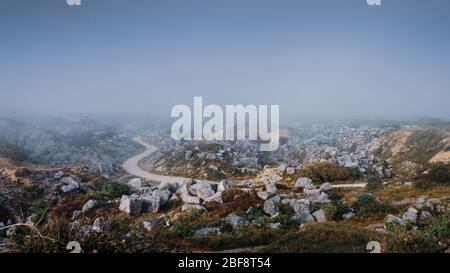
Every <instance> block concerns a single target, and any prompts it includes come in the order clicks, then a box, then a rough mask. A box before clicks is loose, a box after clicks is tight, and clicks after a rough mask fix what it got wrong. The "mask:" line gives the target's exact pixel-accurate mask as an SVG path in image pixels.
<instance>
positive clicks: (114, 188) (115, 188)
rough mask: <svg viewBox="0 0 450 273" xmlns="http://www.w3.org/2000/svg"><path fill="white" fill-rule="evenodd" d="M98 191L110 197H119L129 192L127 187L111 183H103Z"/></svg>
mask: <svg viewBox="0 0 450 273" xmlns="http://www.w3.org/2000/svg"><path fill="white" fill-rule="evenodd" d="M100 190H101V191H102V192H104V193H107V194H109V195H111V196H112V197H121V196H122V195H124V194H128V193H129V192H130V189H129V188H128V186H127V185H125V184H121V183H118V182H113V181H108V182H105V183H103V184H102V186H101V187H100Z"/></svg>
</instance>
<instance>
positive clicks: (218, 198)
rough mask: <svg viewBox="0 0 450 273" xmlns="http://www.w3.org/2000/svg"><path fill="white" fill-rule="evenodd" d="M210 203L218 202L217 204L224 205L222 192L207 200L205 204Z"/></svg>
mask: <svg viewBox="0 0 450 273" xmlns="http://www.w3.org/2000/svg"><path fill="white" fill-rule="evenodd" d="M208 202H216V203H219V204H222V203H223V200H222V192H221V191H218V192H216V193H215V194H214V195H213V196H211V197H208V198H206V199H205V203H208Z"/></svg>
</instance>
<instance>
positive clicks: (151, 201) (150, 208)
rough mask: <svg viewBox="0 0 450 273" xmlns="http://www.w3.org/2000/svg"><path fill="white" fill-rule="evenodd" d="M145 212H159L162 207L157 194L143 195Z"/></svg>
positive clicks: (143, 209)
mask: <svg viewBox="0 0 450 273" xmlns="http://www.w3.org/2000/svg"><path fill="white" fill-rule="evenodd" d="M141 200H142V211H143V212H159V210H160V208H161V201H160V198H159V197H157V196H145V197H141Z"/></svg>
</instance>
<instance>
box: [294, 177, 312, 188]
mask: <svg viewBox="0 0 450 273" xmlns="http://www.w3.org/2000/svg"><path fill="white" fill-rule="evenodd" d="M302 188H304V189H315V188H316V187H315V186H314V185H313V184H312V180H311V179H309V178H308V177H299V178H298V179H297V181H296V182H295V186H294V189H302Z"/></svg>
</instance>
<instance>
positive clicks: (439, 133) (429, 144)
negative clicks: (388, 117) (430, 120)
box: [374, 124, 450, 176]
mask: <svg viewBox="0 0 450 273" xmlns="http://www.w3.org/2000/svg"><path fill="white" fill-rule="evenodd" d="M374 153H375V154H376V155H377V156H378V157H380V158H381V159H382V160H386V161H387V162H389V163H390V164H391V165H392V166H393V167H394V171H395V172H396V173H397V174H400V175H405V176H409V175H414V174H416V172H417V171H419V170H421V169H423V168H424V167H426V165H427V164H429V163H437V162H443V163H449V162H450V126H449V125H448V124H440V125H419V126H411V127H402V128H400V129H392V130H389V131H387V132H386V133H384V134H383V135H382V136H381V138H380V146H379V147H378V148H377V149H376V150H375V151H374Z"/></svg>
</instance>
